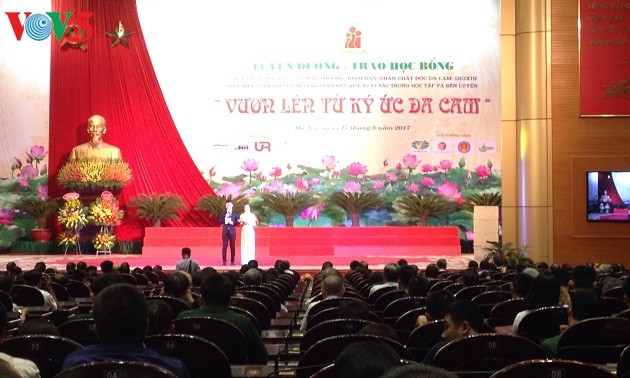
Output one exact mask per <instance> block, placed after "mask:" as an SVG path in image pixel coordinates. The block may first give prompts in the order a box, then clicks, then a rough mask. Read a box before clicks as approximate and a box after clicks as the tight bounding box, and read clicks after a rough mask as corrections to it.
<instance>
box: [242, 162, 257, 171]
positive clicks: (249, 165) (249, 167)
mask: <svg viewBox="0 0 630 378" xmlns="http://www.w3.org/2000/svg"><path fill="white" fill-rule="evenodd" d="M241 168H243V170H245V171H247V172H255V171H257V170H258V162H257V161H256V160H254V159H247V160H245V161H244V162H243V165H241Z"/></svg>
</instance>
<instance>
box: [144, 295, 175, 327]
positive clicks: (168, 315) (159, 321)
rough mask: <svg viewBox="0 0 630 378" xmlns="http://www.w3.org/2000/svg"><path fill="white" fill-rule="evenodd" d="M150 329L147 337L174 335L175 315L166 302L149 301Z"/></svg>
mask: <svg viewBox="0 0 630 378" xmlns="http://www.w3.org/2000/svg"><path fill="white" fill-rule="evenodd" d="M147 311H148V317H149V329H148V331H147V336H152V335H164V334H169V333H173V331H174V330H175V326H174V325H173V320H174V319H175V314H174V313H173V309H172V308H171V306H169V305H168V303H166V302H164V301H159V300H158V301H149V302H148V304H147Z"/></svg>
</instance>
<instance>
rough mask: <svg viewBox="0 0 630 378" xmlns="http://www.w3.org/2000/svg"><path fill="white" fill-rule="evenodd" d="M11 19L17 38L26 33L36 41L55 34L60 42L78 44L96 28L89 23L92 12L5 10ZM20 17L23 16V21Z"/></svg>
mask: <svg viewBox="0 0 630 378" xmlns="http://www.w3.org/2000/svg"><path fill="white" fill-rule="evenodd" d="M4 14H6V15H7V17H8V19H9V23H10V24H11V28H13V33H14V34H15V39H17V40H18V41H21V40H22V37H23V36H24V34H26V35H27V36H28V37H29V38H30V39H32V40H34V41H43V40H45V39H47V38H48V37H50V36H51V35H53V34H54V36H55V38H56V39H57V41H59V42H62V43H63V42H65V41H67V42H68V43H71V44H78V43H82V42H85V41H87V40H88V39H89V38H90V37H91V36H92V34H94V29H93V28H92V25H90V24H89V23H88V20H89V18H90V17H92V14H93V13H92V12H45V13H35V14H33V13H32V12H23V13H22V12H4ZM20 18H23V20H24V21H22V20H21V19H20Z"/></svg>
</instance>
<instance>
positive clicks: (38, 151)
mask: <svg viewBox="0 0 630 378" xmlns="http://www.w3.org/2000/svg"><path fill="white" fill-rule="evenodd" d="M46 154H48V152H47V151H45V150H44V146H33V147H31V151H30V153H29V154H28V155H29V156H30V157H31V158H32V159H33V160H35V161H36V162H37V163H39V162H40V161H42V160H44V158H45V157H46Z"/></svg>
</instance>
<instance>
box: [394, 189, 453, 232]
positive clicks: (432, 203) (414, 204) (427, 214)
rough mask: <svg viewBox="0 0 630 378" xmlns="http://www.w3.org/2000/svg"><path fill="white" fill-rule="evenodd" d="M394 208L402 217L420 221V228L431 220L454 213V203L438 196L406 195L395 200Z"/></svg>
mask: <svg viewBox="0 0 630 378" xmlns="http://www.w3.org/2000/svg"><path fill="white" fill-rule="evenodd" d="M393 207H394V209H395V210H396V212H398V213H399V214H400V215H402V216H403V217H404V218H408V219H410V220H416V219H417V220H418V226H426V225H427V222H428V220H429V218H438V217H441V216H443V215H444V214H446V213H448V212H450V211H452V209H453V202H451V201H449V200H447V199H446V198H444V197H442V196H438V195H434V196H421V195H418V194H414V193H409V194H405V195H403V196H400V197H398V198H396V199H395V200H394V203H393Z"/></svg>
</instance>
